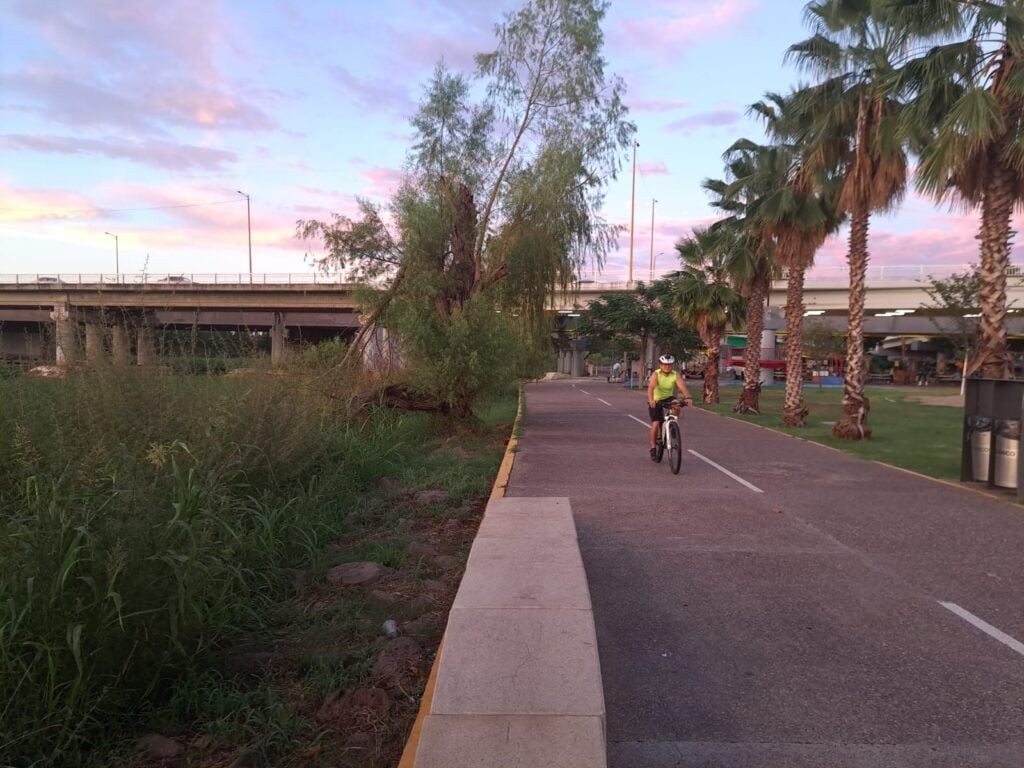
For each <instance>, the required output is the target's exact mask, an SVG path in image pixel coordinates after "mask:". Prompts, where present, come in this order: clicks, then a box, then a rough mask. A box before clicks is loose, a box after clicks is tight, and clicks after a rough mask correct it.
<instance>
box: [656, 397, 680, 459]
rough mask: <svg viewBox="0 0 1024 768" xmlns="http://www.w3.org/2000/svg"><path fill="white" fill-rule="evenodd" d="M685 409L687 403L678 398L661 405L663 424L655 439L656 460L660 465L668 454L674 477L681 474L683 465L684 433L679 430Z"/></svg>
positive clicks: (659, 427) (660, 425)
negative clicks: (680, 469)
mask: <svg viewBox="0 0 1024 768" xmlns="http://www.w3.org/2000/svg"><path fill="white" fill-rule="evenodd" d="M685 407H686V401H685V400H679V399H678V398H672V399H671V400H666V401H663V402H662V403H661V413H662V416H661V423H660V424H659V425H658V434H657V436H656V437H655V439H654V460H655V461H656V462H658V463H659V464H660V463H661V459H662V457H664V455H665V453H666V452H668V468H669V469H671V470H672V474H673V475H678V474H679V467H680V466H681V465H682V463H683V433H682V430H681V429H680V428H679V415H680V412H681V411H682V410H683V408H685Z"/></svg>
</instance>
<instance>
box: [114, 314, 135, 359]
mask: <svg viewBox="0 0 1024 768" xmlns="http://www.w3.org/2000/svg"><path fill="white" fill-rule="evenodd" d="M110 352H111V355H112V356H113V358H114V365H116V366H118V367H119V368H124V367H127V366H128V365H130V364H131V361H132V355H131V349H130V348H129V346H128V329H127V328H125V326H124V325H123V324H122V323H114V327H113V328H111V329H110Z"/></svg>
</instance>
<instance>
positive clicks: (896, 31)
mask: <svg viewBox="0 0 1024 768" xmlns="http://www.w3.org/2000/svg"><path fill="white" fill-rule="evenodd" d="M805 17H806V19H807V20H808V22H809V25H810V26H811V28H812V30H813V32H814V36H813V37H811V38H809V39H808V40H805V41H803V42H801V43H797V44H795V45H793V46H790V48H789V51H788V54H787V55H788V57H790V58H792V59H795V60H796V61H797V62H798V64H800V65H801V66H802V67H803V68H804V69H806V70H809V71H811V72H813V73H815V74H816V75H818V76H820V77H822V78H823V80H822V82H820V83H819V84H818V85H817V86H815V87H814V88H811V89H807V90H806V91H805V92H804V96H805V98H808V99H809V100H810V101H811V103H812V105H811V106H808V107H807V108H808V109H809V110H812V111H813V113H814V114H815V116H816V118H815V120H814V123H813V127H812V130H811V131H810V132H809V133H808V134H807V135H806V136H805V137H804V138H803V143H804V146H805V151H804V161H805V162H806V163H807V164H809V165H810V166H812V167H815V168H821V169H822V170H824V171H826V172H835V173H837V174H839V175H840V176H841V177H842V183H843V186H842V191H841V193H840V197H839V208H840V210H842V211H844V212H848V213H849V215H850V234H849V250H848V252H847V261H848V263H849V268H850V305H849V313H848V318H849V319H848V323H849V333H848V334H847V350H846V367H845V376H844V385H843V410H842V413H841V415H840V417H839V420H838V421H837V422H836V425H835V426H834V427H833V428H832V434H833V435H834V436H836V437H838V438H841V439H846V440H860V439H865V438H869V437H871V428H870V427H869V426H868V424H867V414H868V410H869V408H870V404H869V403H868V401H867V398H866V396H865V394H864V384H865V380H866V378H867V370H866V360H865V357H864V297H865V278H866V275H867V264H868V258H869V254H868V227H869V225H870V219H871V214H872V213H873V212H879V211H888V210H890V209H892V208H893V207H894V206H895V205H897V204H898V203H899V201H900V200H901V199H902V198H903V194H904V192H905V190H906V184H907V152H906V140H905V132H904V130H903V120H904V109H903V104H902V102H900V101H899V99H898V98H896V95H895V94H894V91H893V89H892V83H893V80H894V72H895V70H896V66H897V64H898V60H899V57H901V56H902V55H903V52H904V50H905V47H906V44H907V37H906V33H905V30H903V29H902V28H900V27H898V26H895V25H891V24H888V23H887V19H886V17H885V14H884V13H882V12H881V10H880V9H879V7H878V3H877V2H876V0H816V1H815V2H811V3H808V4H807V6H806V8H805Z"/></svg>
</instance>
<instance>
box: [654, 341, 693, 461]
mask: <svg viewBox="0 0 1024 768" xmlns="http://www.w3.org/2000/svg"><path fill="white" fill-rule="evenodd" d="M675 362H676V359H675V358H674V357H672V355H669V354H665V355H662V356H661V357H659V358H658V370H656V371H655V372H654V373H652V374H651V378H650V379H649V380H648V382H647V413H648V414H649V415H650V417H651V459H652V460H653V461H657V458H658V452H657V450H656V449H655V447H654V443H655V441H656V440H657V439H658V425H659V424H660V423H661V420H662V419H663V418H664V413H663V412H662V409H663V408H664V406H665V404H666V403H667V402H668V401H669V400H671V399H672V398H673V397H674V396H675V393H676V387H679V391H680V392H682V393H683V400H685V401H686V404H687V405H693V398H692V397H690V391H689V390H688V389H687V388H686V382H685V381H683V377H682V376H680V375H679V373H678V371H674V370H673V369H672V366H673V365H675Z"/></svg>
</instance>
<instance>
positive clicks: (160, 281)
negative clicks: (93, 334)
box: [0, 272, 350, 288]
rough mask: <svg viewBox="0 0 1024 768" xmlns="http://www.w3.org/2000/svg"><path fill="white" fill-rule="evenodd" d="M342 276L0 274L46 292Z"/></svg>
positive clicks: (305, 281)
mask: <svg viewBox="0 0 1024 768" xmlns="http://www.w3.org/2000/svg"><path fill="white" fill-rule="evenodd" d="M349 282H350V281H349V280H348V278H347V277H345V276H343V275H325V274H323V273H320V272H301V273H294V272H293V273H289V272H281V273H272V272H268V273H258V274H256V273H254V274H251V275H250V274H249V273H248V272H240V273H234V272H207V273H202V272H186V273H180V272H179V273H176V274H153V273H137V274H126V273H121V274H113V273H109V274H106V273H99V272H92V273H90V272H81V273H67V272H40V273H37V274H2V273H0V284H2V285H24V286H28V287H38V288H49V287H53V286H56V285H90V286H91V285H154V286H162V285H191V284H196V285H345V284H347V283H349Z"/></svg>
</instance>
